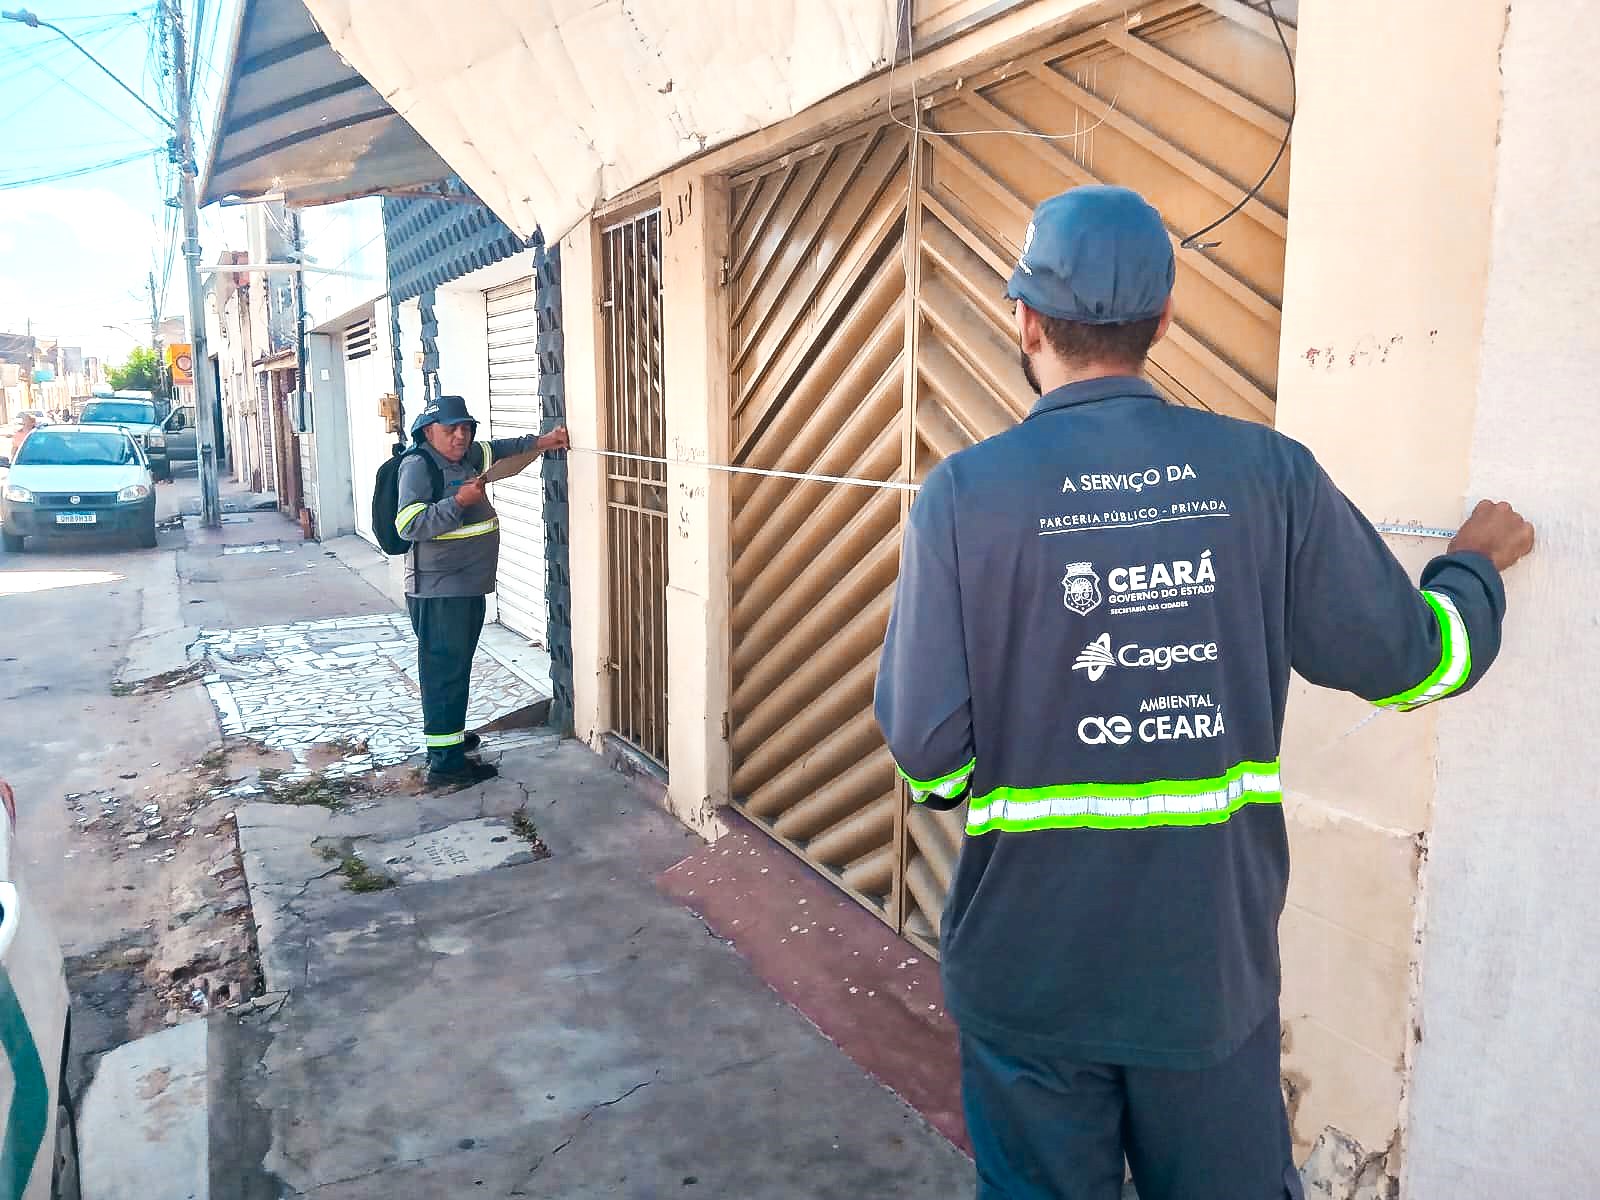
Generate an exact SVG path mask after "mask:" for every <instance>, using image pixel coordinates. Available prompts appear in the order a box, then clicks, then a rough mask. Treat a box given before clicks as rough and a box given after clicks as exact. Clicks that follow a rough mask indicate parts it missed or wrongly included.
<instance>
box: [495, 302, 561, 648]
mask: <svg viewBox="0 0 1600 1200" xmlns="http://www.w3.org/2000/svg"><path fill="white" fill-rule="evenodd" d="M484 296H485V299H486V301H487V308H488V313H489V429H490V433H491V434H492V436H494V437H497V438H501V437H521V436H522V435H523V434H528V433H538V432H540V425H539V423H540V412H539V359H538V354H537V352H536V347H535V343H536V341H537V339H538V334H539V327H538V319H537V310H536V309H535V307H534V303H533V277H532V276H531V275H530V276H529V277H528V278H527V279H519V280H517V281H516V282H515V283H508V284H506V285H505V286H503V287H497V288H492V289H490V290H489V291H488V292H486V293H485V294H484ZM542 467H543V463H542V462H536V463H535V464H534V465H533V466H532V467H530V468H528V470H526V471H524V472H523V473H522V474H521V475H518V476H516V477H515V478H513V479H502V480H500V481H499V482H498V483H496V484H494V485H493V486H492V490H493V500H494V507H495V511H496V512H498V513H499V514H500V576H499V585H498V590H497V591H496V600H497V602H498V604H499V614H500V623H501V624H502V625H504V626H506V627H507V628H508V629H513V630H515V631H516V632H517V633H520V634H521V635H522V636H523V637H525V638H527V639H529V640H530V641H533V642H536V643H537V644H539V645H541V646H543V645H545V644H546V628H545V627H546V623H547V620H548V614H547V612H546V609H545V563H544V484H543V482H542V481H541V479H540V471H541V469H542Z"/></svg>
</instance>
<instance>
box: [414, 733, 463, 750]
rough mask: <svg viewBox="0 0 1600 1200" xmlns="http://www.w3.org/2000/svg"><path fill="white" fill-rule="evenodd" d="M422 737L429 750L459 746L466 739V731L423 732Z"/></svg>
mask: <svg viewBox="0 0 1600 1200" xmlns="http://www.w3.org/2000/svg"><path fill="white" fill-rule="evenodd" d="M422 739H423V741H424V742H425V743H427V746H428V749H430V750H443V749H445V748H446V747H447V746H459V745H461V743H462V742H464V741H466V740H467V731H466V730H465V729H463V730H462V731H461V732H460V733H425V734H423V735H422Z"/></svg>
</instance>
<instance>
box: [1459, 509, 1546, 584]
mask: <svg viewBox="0 0 1600 1200" xmlns="http://www.w3.org/2000/svg"><path fill="white" fill-rule="evenodd" d="M1532 549H1533V525H1532V524H1531V523H1530V522H1529V521H1527V520H1525V519H1524V518H1523V517H1522V515H1521V514H1520V513H1518V512H1517V510H1516V509H1514V508H1512V507H1511V505H1509V504H1507V503H1506V502H1505V501H1504V500H1480V501H1478V507H1477V508H1475V509H1473V510H1472V515H1471V516H1470V517H1468V518H1467V522H1466V524H1465V525H1463V526H1462V527H1461V528H1460V529H1458V530H1457V531H1456V536H1455V537H1454V538H1453V539H1452V540H1451V542H1450V553H1452V554H1455V553H1457V552H1459V551H1463V550H1469V551H1473V552H1475V553H1478V554H1481V555H1483V556H1484V557H1485V558H1487V559H1488V560H1489V561H1490V562H1492V563H1494V565H1495V570H1497V571H1504V570H1506V569H1507V568H1508V567H1510V566H1511V565H1512V564H1513V563H1515V562H1516V561H1517V560H1518V559H1520V558H1522V557H1523V556H1524V555H1526V554H1527V553H1528V552H1529V551H1530V550H1532Z"/></svg>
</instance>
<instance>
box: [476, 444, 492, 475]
mask: <svg viewBox="0 0 1600 1200" xmlns="http://www.w3.org/2000/svg"><path fill="white" fill-rule="evenodd" d="M478 445H480V446H482V447H483V469H484V470H485V471H487V470H488V469H489V468H490V467H492V466H494V447H493V446H491V445H489V443H488V442H479V443H478Z"/></svg>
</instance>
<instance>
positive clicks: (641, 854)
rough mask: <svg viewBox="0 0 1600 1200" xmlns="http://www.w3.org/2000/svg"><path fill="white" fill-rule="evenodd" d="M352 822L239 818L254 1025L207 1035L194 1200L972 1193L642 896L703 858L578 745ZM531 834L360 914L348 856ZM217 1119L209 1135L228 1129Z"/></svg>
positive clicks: (256, 808)
mask: <svg viewBox="0 0 1600 1200" xmlns="http://www.w3.org/2000/svg"><path fill="white" fill-rule="evenodd" d="M485 750H486V753H487V754H488V756H489V757H490V758H491V759H494V758H498V760H499V765H500V768H501V771H502V773H503V775H502V778H501V779H499V780H496V781H493V782H491V783H490V784H488V785H486V786H484V787H481V788H476V789H471V790H468V791H463V792H457V793H454V794H450V795H443V796H428V795H423V796H394V795H390V796H385V797H382V798H380V799H377V800H375V801H372V802H367V803H358V804H357V805H353V806H352V807H351V808H349V809H348V810H342V811H329V810H327V809H322V808H314V809H311V808H291V807H286V806H282V805H270V804H248V805H245V806H243V807H241V808H240V810H239V827H240V839H241V845H242V848H243V852H244V857H245V861H246V870H247V874H248V875H249V877H250V882H251V889H252V895H253V897H254V899H255V906H256V915H257V920H258V923H259V925H260V931H261V943H262V951H263V969H264V971H265V973H266V978H267V988H268V992H269V995H270V996H271V1005H272V1007H271V1009H270V1011H269V1010H267V1009H266V1008H263V1007H262V1006H261V1005H260V1004H258V1005H257V1006H256V1008H255V1009H254V1010H252V1011H250V1012H247V1013H244V1014H229V1015H227V1016H222V1017H217V1018H214V1024H213V1026H212V1037H213V1043H214V1044H217V1043H222V1044H220V1045H216V1049H215V1050H214V1051H213V1056H214V1058H215V1059H216V1060H217V1061H219V1062H228V1063H234V1064H237V1071H236V1075H237V1087H235V1088H234V1089H233V1090H232V1093H231V1094H230V1095H228V1096H221V1097H214V1098H213V1101H212V1103H213V1105H219V1104H221V1105H223V1106H224V1110H223V1111H219V1112H216V1113H214V1114H213V1118H212V1120H213V1127H214V1128H218V1127H222V1128H228V1129H235V1130H250V1129H257V1130H264V1131H265V1133H264V1135H262V1136H260V1137H258V1138H257V1140H256V1143H255V1144H254V1146H253V1147H252V1148H251V1149H250V1152H249V1153H248V1154H247V1155H245V1154H239V1153H233V1154H231V1155H228V1156H224V1157H225V1158H227V1159H228V1160H229V1161H227V1163H226V1166H223V1165H221V1164H219V1163H218V1162H217V1159H216V1158H215V1154H216V1149H215V1144H214V1148H213V1154H214V1159H213V1168H212V1182H211V1187H212V1195H213V1196H215V1197H230V1198H231V1197H239V1198H240V1200H245V1198H249V1200H256V1198H257V1197H262V1198H264V1197H267V1196H273V1197H307V1198H311V1197H315V1198H316V1200H355V1198H357V1197H371V1196H379V1195H381V1196H385V1197H395V1198H399V1200H404V1198H406V1197H419V1198H420V1197H436V1196H441V1195H460V1194H466V1193H469V1192H470V1193H472V1194H475V1195H483V1196H493V1197H506V1198H509V1197H551V1198H554V1197H561V1198H563V1200H571V1198H581V1197H600V1196H627V1197H641V1198H643V1197H655V1196H660V1195H663V1194H665V1193H667V1192H669V1191H670V1192H673V1193H674V1194H688V1195H698V1196H705V1197H728V1198H730V1200H731V1198H738V1200H769V1198H770V1200H778V1198H779V1197H783V1198H791V1197H798V1196H807V1197H840V1198H843V1197H850V1198H851V1200H854V1198H856V1197H859V1196H861V1195H873V1196H891V1195H904V1196H955V1195H960V1194H963V1193H965V1192H970V1190H971V1187H972V1167H971V1164H970V1163H969V1162H968V1161H967V1160H966V1158H965V1157H964V1156H963V1155H961V1154H960V1153H959V1152H958V1151H957V1150H956V1149H955V1148H954V1147H953V1146H951V1145H950V1143H949V1142H948V1141H946V1140H945V1139H944V1138H943V1137H941V1136H940V1135H939V1134H937V1133H936V1132H934V1131H933V1130H932V1129H931V1128H930V1127H929V1126H928V1125H927V1124H926V1123H925V1122H924V1121H923V1120H922V1118H921V1117H920V1116H918V1115H917V1114H916V1113H914V1112H913V1111H912V1110H910V1109H909V1108H908V1107H906V1106H905V1105H904V1104H903V1103H902V1102H901V1101H900V1100H899V1098H898V1097H896V1096H894V1095H893V1094H892V1093H890V1092H888V1091H886V1090H884V1089H883V1088H882V1087H880V1086H879V1085H878V1084H877V1083H875V1082H873V1081H872V1080H871V1079H870V1078H868V1077H867V1076H866V1075H865V1074H864V1073H863V1072H862V1071H860V1070H859V1069H858V1068H857V1067H856V1066H855V1065H854V1064H853V1063H851V1062H850V1061H849V1059H847V1058H846V1057H845V1056H844V1054H843V1053H841V1052H840V1051H839V1050H838V1049H837V1048H836V1047H834V1046H833V1045H832V1044H831V1043H829V1042H828V1041H827V1040H826V1039H825V1038H823V1037H822V1036H821V1035H820V1034H819V1033H818V1032H817V1031H816V1030H815V1029H814V1028H813V1027H812V1026H811V1025H810V1024H809V1023H808V1022H807V1021H806V1020H805V1018H804V1017H802V1016H801V1015H799V1014H798V1013H797V1012H795V1011H794V1010H793V1009H791V1008H789V1007H788V1006H787V1005H785V1004H784V1003H782V1001H781V1000H779V998H778V997H777V996H776V995H774V994H773V993H772V992H771V991H770V990H769V989H768V988H767V987H766V986H765V985H764V984H763V983H762V982H761V981H760V980H759V979H758V978H756V977H755V975H754V974H753V973H752V972H751V971H750V969H749V967H748V965H747V964H746V963H745V961H744V960H743V959H741V958H740V957H739V956H738V955H737V954H736V953H735V952H734V951H733V949H732V948H731V947H729V946H728V945H727V944H725V943H724V942H722V941H721V940H719V939H717V938H714V937H712V936H710V935H709V934H708V931H707V929H706V927H705V926H704V924H703V923H702V922H701V921H700V920H699V918H697V917H696V916H694V915H693V914H692V913H690V912H688V911H687V910H685V909H683V908H681V907H679V906H678V905H676V904H674V903H673V902H671V901H670V900H669V899H667V898H666V897H665V896H663V895H662V893H661V892H660V891H658V890H657V888H656V886H655V883H654V880H655V878H656V876H657V875H658V874H659V873H660V872H661V871H662V870H664V869H665V868H666V867H668V866H670V865H671V864H672V863H674V862H676V861H677V860H678V859H680V858H682V857H683V856H684V855H685V854H686V853H688V852H690V851H691V850H692V849H694V848H695V847H696V846H697V845H699V844H700V843H699V842H698V841H697V840H696V839H694V838H693V837H692V835H690V834H688V833H687V831H685V830H684V829H683V828H682V827H681V826H680V825H678V824H677V823H676V822H675V821H673V820H672V819H671V818H670V817H668V816H667V815H665V814H664V813H662V812H660V811H659V810H657V809H655V808H654V807H652V806H650V805H649V804H648V803H646V802H645V801H644V800H642V799H641V798H640V797H639V796H638V795H637V793H635V792H633V791H632V790H631V789H630V788H629V785H628V784H627V782H626V780H624V779H623V778H622V777H621V776H618V775H615V774H613V773H611V772H609V771H607V770H606V769H605V768H604V766H603V764H602V762H601V760H600V759H598V758H597V757H596V756H595V755H593V754H592V753H590V752H589V751H588V750H587V749H586V748H584V747H582V746H581V745H578V744H576V743H571V742H568V743H562V742H558V741H556V740H555V739H554V738H553V737H552V736H550V735H545V734H538V735H529V734H526V733H519V734H517V735H515V736H514V737H513V738H512V739H510V740H509V742H508V743H507V744H505V745H498V744H497V743H496V741H495V740H494V738H493V737H491V738H490V739H489V740H488V741H487V742H486V747H485ZM524 807H525V808H526V812H527V815H528V817H529V818H530V819H531V820H532V822H533V824H534V825H535V826H536V827H537V833H538V836H539V838H540V839H541V840H542V841H543V842H544V843H545V845H547V846H548V848H549V851H550V857H549V858H548V859H546V860H543V861H533V862H526V861H523V862H513V863H511V864H509V865H501V866H496V867H493V868H492V869H486V870H483V871H481V872H479V873H473V874H466V875H460V876H457V877H454V878H449V879H442V880H438V881H435V882H404V883H401V884H400V885H399V886H396V887H393V888H391V889H389V890H385V891H381V892H376V893H372V894H366V895H355V894H352V893H351V892H349V891H348V890H346V889H345V888H344V886H343V882H342V881H341V880H340V878H339V877H338V875H337V874H334V873H332V872H330V870H329V866H328V863H327V861H326V860H325V859H324V858H323V857H322V855H321V853H320V850H319V848H320V847H321V846H323V845H328V844H330V843H331V844H337V845H339V846H341V847H345V846H348V847H352V848H353V849H354V850H355V851H356V852H357V853H362V852H363V851H364V852H365V853H366V854H367V855H368V856H370V857H372V858H373V859H375V861H373V863H372V865H373V867H374V868H375V869H378V870H382V869H383V866H384V864H383V861H382V858H381V854H380V853H379V848H380V847H385V846H387V847H392V846H394V845H396V844H398V843H402V842H403V841H404V839H408V838H415V837H417V836H418V835H425V834H427V833H429V832H431V831H437V830H445V829H449V828H451V827H454V826H458V825H460V824H461V823H464V822H474V821H484V820H487V821H494V820H497V819H498V820H504V821H506V825H507V829H508V830H509V829H510V818H511V816H512V814H514V813H515V812H517V810H519V809H522V808H524ZM229 1106H231V1107H229Z"/></svg>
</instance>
